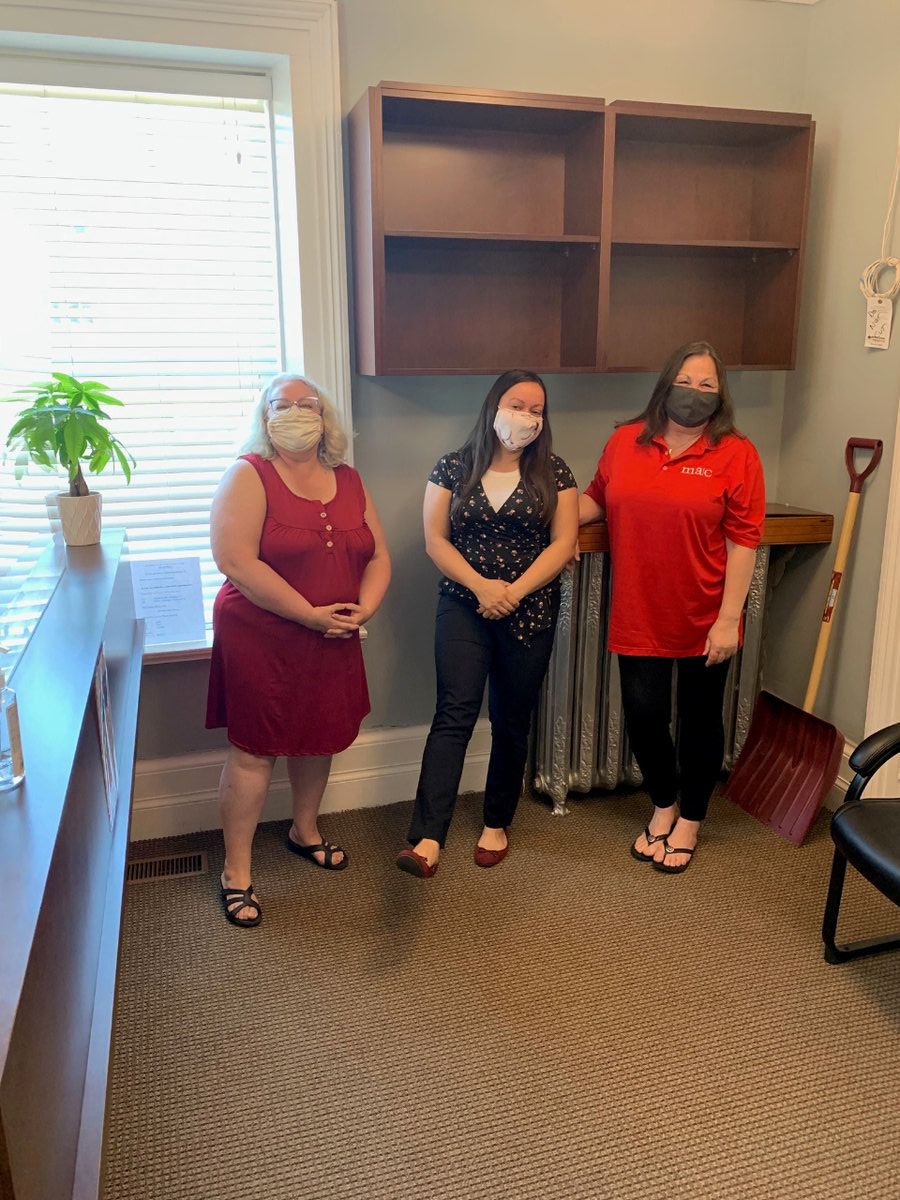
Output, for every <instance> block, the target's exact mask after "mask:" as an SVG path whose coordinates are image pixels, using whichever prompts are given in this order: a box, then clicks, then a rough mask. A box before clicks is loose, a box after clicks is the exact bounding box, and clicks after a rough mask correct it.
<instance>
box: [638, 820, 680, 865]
mask: <svg viewBox="0 0 900 1200" xmlns="http://www.w3.org/2000/svg"><path fill="white" fill-rule="evenodd" d="M677 824H678V819H677V818H676V819H675V821H674V823H673V825H672V829H674V828H675V826H676V825H677ZM672 829H670V830H669V832H668V833H651V832H650V826H649V825H645V826H644V837H645V838H646V839H647V845H648V846H653V845H655V843H656V842H663V841H665V839H666V838H667V837H669V836H670V834H671V833H672ZM631 857H632V858H636V859H637V860H638V862H656V859H655V858H654V857H653V855H652V854H641V852H640V850H635V848H634V842H632V843H631Z"/></svg>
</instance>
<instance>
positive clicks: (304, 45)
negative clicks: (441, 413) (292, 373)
mask: <svg viewBox="0 0 900 1200" xmlns="http://www.w3.org/2000/svg"><path fill="white" fill-rule="evenodd" d="M0 30H2V32H0V51H2V52H3V53H6V54H8V53H18V54H26V55H27V54H34V55H39V56H44V57H46V56H49V55H70V56H76V57H78V58H87V59H97V58H101V59H103V60H104V61H107V62H108V61H110V60H113V61H115V60H119V61H124V62H125V63H127V61H128V60H129V59H132V60H133V59H142V60H149V61H151V62H154V63H157V64H159V65H160V66H166V65H173V66H174V65H177V64H179V63H191V64H192V65H198V64H199V65H203V66H208V67H209V68H216V67H222V68H225V69H228V70H230V71H233V70H235V69H240V68H241V67H245V68H250V69H259V68H264V69H267V70H269V71H271V73H272V88H273V100H272V107H273V119H274V128H275V145H274V151H275V169H276V176H277V183H278V197H279V199H278V204H279V213H278V217H279V237H280V261H281V264H282V312H283V321H284V347H285V360H286V361H285V365H286V368H287V370H292V369H296V368H297V366H298V365H299V364H300V363H303V369H304V371H305V373H306V374H308V375H311V376H312V377H313V378H314V379H316V380H317V381H318V382H320V383H322V384H323V385H324V386H325V387H326V388H327V389H328V391H329V392H330V393H331V395H332V397H333V398H334V402H335V405H336V408H337V410H338V413H339V414H340V416H341V419H342V421H343V423H344V425H345V427H346V428H347V430H348V432H349V430H350V429H351V410H350V352H349V334H348V316H347V313H348V308H347V266H346V251H345V245H344V198H343V183H342V178H341V168H342V149H341V109H340V87H339V78H340V75H339V59H338V37H337V3H336V0H78V2H76V0H24V2H20V3H0ZM294 214H296V218H295V216H294ZM297 279H299V287H300V292H301V293H302V296H303V303H302V306H301V304H300V296H299V294H298V292H297V286H296V280H297ZM351 447H352V441H351ZM350 453H352V450H351V451H350Z"/></svg>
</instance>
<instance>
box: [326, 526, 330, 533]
mask: <svg viewBox="0 0 900 1200" xmlns="http://www.w3.org/2000/svg"><path fill="white" fill-rule="evenodd" d="M325 528H326V529H327V530H328V532H329V533H331V526H330V525H326V526H325Z"/></svg>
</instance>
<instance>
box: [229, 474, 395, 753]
mask: <svg viewBox="0 0 900 1200" xmlns="http://www.w3.org/2000/svg"><path fill="white" fill-rule="evenodd" d="M244 458H245V459H246V461H247V462H249V463H250V464H251V465H252V466H253V467H254V468H255V469H256V471H257V473H258V474H259V477H260V479H261V480H262V484H263V487H264V488H265V492H266V517H265V521H264V522H263V529H262V535H261V537H260V541H259V557H260V559H261V560H262V561H263V562H264V563H267V564H268V565H269V566H270V567H271V568H272V569H273V570H274V571H277V572H278V574H279V575H281V576H282V577H283V578H284V579H286V580H287V581H288V583H289V584H290V585H291V586H292V587H293V588H296V590H297V591H298V592H300V593H301V595H302V596H304V597H305V598H306V599H307V600H308V601H309V603H310V604H312V605H315V606H318V605H320V604H333V603H335V602H336V601H338V600H347V601H352V602H354V603H358V601H359V584H360V580H361V579H362V576H363V572H364V571H365V569H366V565H367V564H368V562H369V559H370V558H371V557H372V555H373V553H374V552H375V539H374V537H373V536H372V531H371V529H369V527H368V525H367V524H366V523H365V509H366V499H365V492H364V490H363V486H362V482H361V480H360V478H359V475H358V474H357V473H356V471H354V470H353V468H352V467H348V466H340V467H336V468H335V478H336V481H337V492H336V494H335V497H334V499H333V500H329V501H328V502H327V503H322V502H321V501H319V500H304V499H302V498H301V497H300V496H295V495H294V493H293V492H292V491H291V490H290V488H289V487H288V486H287V485H286V484H285V482H284V480H283V479H282V478H281V476H280V475H279V474H278V472H277V471H276V470H275V468H274V466H273V465H272V463H271V462H268V461H267V460H266V459H264V458H260V456H259V455H257V454H245V455H244ZM368 711H369V692H368V688H367V687H366V673H365V668H364V666H363V659H362V648H361V646H360V641H359V638H358V637H356V636H354V637H352V638H346V639H344V638H326V637H324V635H323V634H321V633H318V632H317V631H315V630H312V629H307V628H306V626H305V625H298V624H297V623H296V622H295V621H289V620H287V619H286V618H285V617H279V616H278V615H277V614H276V613H272V612H268V611H267V610H266V609H264V608H260V607H259V606H258V605H256V604H253V603H252V601H250V600H248V599H247V597H246V596H244V595H242V594H241V593H240V592H239V591H238V590H237V588H236V587H234V585H233V584H232V583H230V582H229V581H228V580H226V581H225V583H224V584H223V585H222V587H221V589H220V590H219V594H218V596H217V597H216V601H215V605H214V607H213V647H212V661H211V663H210V673H209V694H208V699H207V709H206V728H207V729H217V728H222V727H224V728H225V729H227V731H228V740H229V741H230V742H232V743H233V744H234V745H235V746H237V747H238V748H239V749H241V750H246V751H248V753H250V754H258V755H264V756H270V755H289V756H297V755H305V754H309V755H316V754H337V753H339V752H340V751H341V750H346V748H347V747H348V746H349V745H350V744H351V743H352V742H353V741H354V740H355V738H356V735H357V734H358V733H359V725H360V722H361V721H362V719H363V717H364V716H365V715H366V713H367V712H368Z"/></svg>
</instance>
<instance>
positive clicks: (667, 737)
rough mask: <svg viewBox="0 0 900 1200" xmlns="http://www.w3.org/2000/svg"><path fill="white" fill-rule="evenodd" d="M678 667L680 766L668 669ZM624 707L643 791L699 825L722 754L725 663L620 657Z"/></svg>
mask: <svg viewBox="0 0 900 1200" xmlns="http://www.w3.org/2000/svg"><path fill="white" fill-rule="evenodd" d="M675 663H677V664H678V679H677V683H676V699H677V705H678V724H679V732H678V761H677V764H676V754H675V746H674V744H673V741H672V734H671V731H670V726H671V721H672V666H673V664H675ZM619 676H620V678H621V680H622V706H623V708H624V710H625V726H626V728H627V730H628V740H629V741H630V742H631V748H632V750H633V751H634V757H635V758H636V759H637V763H638V766H639V767H640V768H641V774H642V775H643V776H644V787H645V788H646V790H647V791H648V792H649V793H650V799H651V800H652V801H653V803H654V804H655V805H656V807H657V808H668V807H669V806H670V805H672V804H674V803H675V801H676V800H677V799H678V777H679V774H680V777H681V805H680V810H679V811H680V812H681V815H682V816H683V817H684V818H685V820H688V821H702V820H703V818H704V817H705V816H706V810H707V808H708V807H709V798H710V796H711V795H712V791H713V788H714V787H715V783H716V780H717V779H718V777H719V772H720V771H721V769H722V758H723V755H724V753H725V729H724V725H723V721H722V701H723V699H724V696H725V681H726V679H727V677H728V662H727V661H726V662H723V663H716V664H715V666H712V667H708V666H706V659H705V657H701V658H677V659H675V658H644V657H638V656H636V655H631V654H620V655H619Z"/></svg>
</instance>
